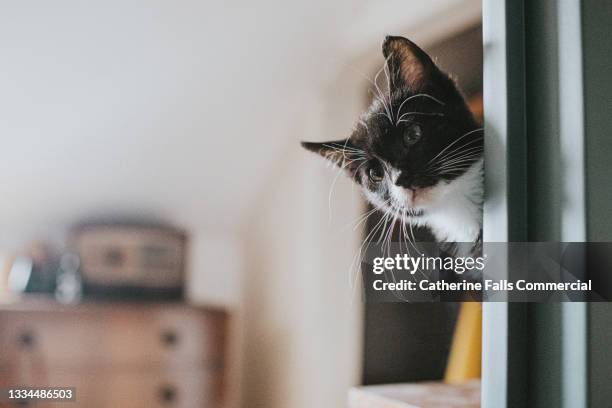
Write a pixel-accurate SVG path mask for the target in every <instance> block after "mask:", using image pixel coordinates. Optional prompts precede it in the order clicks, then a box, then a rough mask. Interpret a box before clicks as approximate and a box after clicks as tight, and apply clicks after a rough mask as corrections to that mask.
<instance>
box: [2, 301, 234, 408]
mask: <svg viewBox="0 0 612 408" xmlns="http://www.w3.org/2000/svg"><path fill="white" fill-rule="evenodd" d="M226 329H227V317H226V315H225V313H224V312H222V311H220V310H212V309H206V308H195V307H190V306H186V305H183V304H178V303H147V304H143V303H88V304H82V305H78V306H60V305H58V304H55V303H51V302H41V301H33V302H24V303H20V304H18V305H13V306H6V307H0V388H2V387H11V386H28V387H37V386H39V387H52V386H55V387H74V388H75V389H76V399H77V403H76V404H75V405H73V406H78V407H91V408H96V407H100V408H106V407H113V408H115V407H121V408H140V407H142V408H145V407H146V408H149V407H160V408H161V407H181V408H183V407H185V408H187V407H189V408H192V407H202V408H208V407H220V406H221V405H222V400H223V378H224V355H225V344H226V338H225V336H226V331H227V330H226ZM32 405H35V406H49V407H53V406H58V407H59V406H62V407H66V406H69V405H67V403H62V404H51V403H46V404H42V403H37V404H32V403H30V405H29V406H32ZM0 406H1V404H0ZM19 406H24V405H19Z"/></svg>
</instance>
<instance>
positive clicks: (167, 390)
mask: <svg viewBox="0 0 612 408" xmlns="http://www.w3.org/2000/svg"><path fill="white" fill-rule="evenodd" d="M158 396H159V399H160V401H161V402H162V403H163V404H171V403H173V402H175V401H176V399H177V391H176V388H174V387H173V386H172V385H168V384H166V385H162V386H161V387H160V388H159V393H158Z"/></svg>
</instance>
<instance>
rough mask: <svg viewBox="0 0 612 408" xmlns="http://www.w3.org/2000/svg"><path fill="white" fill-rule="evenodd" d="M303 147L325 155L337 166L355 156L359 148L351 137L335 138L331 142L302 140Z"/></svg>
mask: <svg viewBox="0 0 612 408" xmlns="http://www.w3.org/2000/svg"><path fill="white" fill-rule="evenodd" d="M301 144H302V147H303V148H304V149H306V150H310V151H311V152H314V153H317V154H319V155H321V156H323V157H324V158H325V159H327V160H329V161H331V162H332V163H334V164H335V165H337V166H343V163H346V162H347V161H350V160H352V159H354V158H355V156H356V154H358V152H357V150H356V149H355V148H354V147H353V145H352V144H351V141H350V139H342V140H334V141H331V142H321V143H319V142H302V143H301Z"/></svg>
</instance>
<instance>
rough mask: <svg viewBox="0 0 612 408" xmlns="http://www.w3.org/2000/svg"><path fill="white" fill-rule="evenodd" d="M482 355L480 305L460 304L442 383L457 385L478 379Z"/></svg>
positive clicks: (476, 303)
mask: <svg viewBox="0 0 612 408" xmlns="http://www.w3.org/2000/svg"><path fill="white" fill-rule="evenodd" d="M481 353H482V305H481V304H480V303H478V302H464V303H462V304H461V309H460V310H459V316H458V318H457V325H456V326H455V334H454V335H453V343H452V345H451V350H450V354H449V356H448V363H447V364H446V373H445V374H444V381H445V382H447V383H458V382H463V381H466V380H470V379H473V378H480V359H481Z"/></svg>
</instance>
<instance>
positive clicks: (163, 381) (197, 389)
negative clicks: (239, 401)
mask: <svg viewBox="0 0 612 408" xmlns="http://www.w3.org/2000/svg"><path fill="white" fill-rule="evenodd" d="M0 373H2V370H1V369H0ZM8 377H11V378H14V379H15V380H16V381H17V383H18V384H28V386H31V387H35V386H40V387H50V386H57V387H74V388H75V392H76V403H74V402H72V403H71V402H64V403H50V402H46V403H42V402H38V403H34V402H29V403H28V404H25V405H23V404H21V405H18V404H13V405H12V406H15V407H24V406H25V407H58V408H62V407H63V408H65V407H69V406H73V405H74V406H75V407H87V408H116V407H121V408H194V407H201V408H217V407H220V406H221V392H220V389H221V387H220V384H219V377H218V376H217V375H215V374H214V373H213V372H209V371H207V370H201V369H186V370H143V371H138V370H135V371H130V370H105V369H101V370H82V371H79V370H76V371H74V370H66V369H56V370H51V371H49V372H47V373H46V374H45V377H46V378H45V379H40V378H38V379H36V378H33V377H31V376H29V375H28V374H26V373H9V375H8ZM2 378H7V377H5V376H4V375H0V386H2V387H6V386H9V385H12V384H2V383H3V381H4V380H3V379H2ZM9 406H11V405H9Z"/></svg>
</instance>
